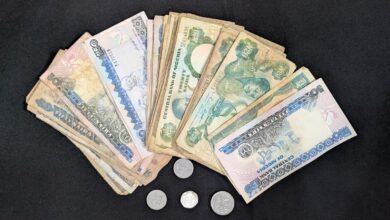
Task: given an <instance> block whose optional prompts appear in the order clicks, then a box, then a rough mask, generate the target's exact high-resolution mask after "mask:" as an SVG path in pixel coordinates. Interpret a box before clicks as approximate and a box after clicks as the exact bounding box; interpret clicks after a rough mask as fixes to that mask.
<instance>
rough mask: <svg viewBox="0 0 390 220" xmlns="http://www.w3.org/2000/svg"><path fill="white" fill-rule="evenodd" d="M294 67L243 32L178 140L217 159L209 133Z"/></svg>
mask: <svg viewBox="0 0 390 220" xmlns="http://www.w3.org/2000/svg"><path fill="white" fill-rule="evenodd" d="M294 70H295V64H294V63H292V62H291V61H289V60H288V59H286V58H285V57H284V56H283V55H282V54H281V53H280V52H279V51H276V50H274V49H272V48H270V47H268V46H267V45H265V44H263V43H262V42H261V41H259V40H258V39H256V38H254V37H253V36H251V35H250V34H248V33H246V32H241V33H240V34H239V35H238V37H237V39H236V40H235V42H234V44H233V45H232V47H231V49H230V50H229V52H228V54H227V55H226V57H225V59H224V60H223V62H222V64H221V65H220V67H219V68H218V71H217V72H216V74H215V76H214V78H213V80H212V81H211V83H210V85H209V86H208V88H207V89H206V91H205V92H204V94H203V95H202V98H201V99H200V100H199V102H198V104H197V106H196V107H195V109H194V111H193V113H192V114H191V117H190V118H189V120H188V121H187V123H186V125H185V126H184V127H183V130H182V131H181V133H180V134H179V136H178V138H177V139H176V143H177V145H178V146H179V147H181V148H183V149H185V150H187V151H188V152H190V153H192V154H195V155H196V156H198V157H200V158H202V159H203V160H206V161H215V157H214V155H213V151H212V147H211V145H210V143H209V142H208V135H209V134H210V132H212V131H213V130H215V129H216V128H218V127H219V126H221V125H222V124H223V123H224V122H226V121H227V120H229V119H230V118H231V117H233V116H234V115H236V114H237V113H238V112H240V111H241V110H242V109H244V108H245V107H247V106H248V105H250V104H251V103H252V102H254V101H255V100H256V99H258V98H260V97H261V96H263V95H264V94H265V93H267V92H268V91H270V90H271V89H272V88H273V87H275V86H276V85H277V84H279V83H280V82H282V81H283V80H284V79H285V78H286V77H287V76H289V75H290V74H292V73H293V71H294ZM215 163H216V162H215Z"/></svg>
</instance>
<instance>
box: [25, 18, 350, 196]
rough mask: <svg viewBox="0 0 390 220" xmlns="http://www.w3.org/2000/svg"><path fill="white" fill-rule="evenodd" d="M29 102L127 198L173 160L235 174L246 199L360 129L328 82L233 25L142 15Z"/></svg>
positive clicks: (78, 51)
mask: <svg viewBox="0 0 390 220" xmlns="http://www.w3.org/2000/svg"><path fill="white" fill-rule="evenodd" d="M26 101H27V104H28V107H27V109H28V110H29V111H31V112H33V113H34V114H35V115H36V117H37V118H39V119H40V120H42V121H44V122H46V123H47V124H49V125H51V126H52V127H54V128H55V129H57V130H58V131H60V132H61V133H63V134H64V135H65V136H66V137H68V138H69V140H70V141H71V142H73V143H74V144H75V146H76V147H77V148H79V149H80V150H81V152H82V153H83V154H84V155H85V156H86V157H87V159H88V160H89V161H90V162H91V163H92V165H93V166H94V167H95V168H96V170H97V171H98V172H99V173H100V175H101V176H102V177H103V178H104V179H105V180H106V182H107V183H108V184H109V185H110V186H111V187H112V189H113V190H114V191H115V192H116V193H118V194H121V195H126V194H129V193H132V192H133V191H134V190H135V189H136V188H137V187H138V186H141V185H146V184H148V183H150V182H151V181H152V180H154V179H155V178H156V177H157V175H158V173H159V171H160V170H161V169H162V168H163V167H164V166H165V165H166V164H167V163H168V162H169V161H170V159H171V158H172V156H175V157H180V158H188V159H191V160H193V161H196V162H198V163H200V164H202V165H204V166H206V167H208V168H210V169H212V170H214V171H216V172H218V173H220V174H222V175H226V177H227V178H228V179H229V180H230V181H231V183H232V184H233V185H234V187H235V188H236V189H237V191H238V192H239V193H240V194H241V195H242V197H243V198H244V200H245V201H246V202H250V201H251V200H253V199H254V198H255V197H257V196H258V195H260V194H261V193H262V192H264V191H265V190H266V189H267V188H269V187H270V186H272V185H273V184H275V183H276V182H278V181H279V180H281V179H283V178H284V177H286V176H288V175H289V174H291V173H292V172H294V171H296V170H297V169H299V168H301V167H302V166H304V165H306V164H308V163H309V162H311V161H313V160H314V159H316V158H317V157H319V156H320V155H322V154H323V153H325V152H326V151H328V150H330V149H331V148H333V147H334V146H336V145H338V144H340V143H342V142H344V141H346V140H348V139H350V138H352V137H354V136H356V132H355V131H354V129H353V128H352V126H351V124H350V123H349V122H348V119H347V118H346V117H345V115H344V114H343V112H342V110H341V109H340V107H339V106H338V104H337V103H336V101H335V99H334V98H333V96H332V94H331V93H330V91H329V90H328V88H327V87H326V85H325V83H324V82H323V80H322V79H315V77H314V76H313V75H312V74H311V72H310V71H309V70H308V69H307V68H305V67H301V68H298V69H297V68H296V65H295V64H294V63H293V62H292V61H290V60H289V59H288V58H287V56H286V54H285V48H284V47H283V46H281V45H278V44H276V43H274V42H272V41H269V40H267V39H264V38H262V37H260V36H258V35H256V34H253V33H251V32H249V31H247V30H245V28H244V27H243V26H240V25H237V24H235V23H234V22H230V21H224V20H218V19H212V18H205V17H200V16H197V15H193V14H188V13H175V12H171V13H169V14H168V15H165V16H155V17H154V19H148V18H147V16H146V14H145V13H144V12H140V13H138V14H136V15H134V16H132V17H130V18H128V19H126V20H124V21H122V22H120V23H118V24H116V25H114V26H112V27H110V28H108V29H106V30H104V31H102V32H100V33H98V34H96V35H94V36H92V35H90V34H89V33H85V34H83V35H82V36H81V37H80V38H79V39H78V40H77V41H76V42H75V43H74V44H73V45H72V46H71V47H70V48H69V49H64V50H60V51H59V52H58V53H57V55H56V57H55V58H54V60H53V61H52V63H51V65H50V66H49V67H48V69H47V70H46V71H45V72H44V73H43V74H42V75H41V77H40V80H39V82H38V83H37V84H36V85H35V87H34V88H33V89H32V91H31V92H30V93H29V95H28V96H27V100H26Z"/></svg>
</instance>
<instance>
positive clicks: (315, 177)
mask: <svg viewBox="0 0 390 220" xmlns="http://www.w3.org/2000/svg"><path fill="white" fill-rule="evenodd" d="M141 10H145V11H146V13H147V14H148V16H149V17H152V16H154V15H158V14H166V13H168V12H169V11H170V10H172V11H178V12H192V13H195V14H199V15H201V16H208V17H214V18H219V19H226V20H232V21H235V22H236V23H238V24H241V25H244V26H246V28H247V29H248V30H250V31H252V32H254V33H257V34H259V35H261V36H263V37H266V38H268V39H270V40H272V41H275V42H277V43H280V44H282V45H284V46H285V47H286V48H287V54H288V57H289V58H290V59H291V60H293V61H294V62H295V63H296V64H297V66H301V65H305V66H307V67H308V68H309V69H311V70H312V72H313V73H314V75H315V76H316V77H318V78H319V77H322V78H323V79H324V81H325V82H326V83H327V85H328V87H329V88H330V90H331V91H332V92H333V94H334V96H335V98H336V100H337V101H338V102H339V104H340V106H341V107H342V109H343V110H344V112H345V114H346V115H347V117H348V118H349V119H350V122H351V123H352V125H353V126H354V128H355V129H356V131H357V133H358V137H357V138H354V139H352V140H350V141H348V142H346V143H344V144H342V145H341V146H338V147H336V148H335V149H334V150H331V151H330V152H328V153H327V154H325V155H324V156H322V157H320V158H319V159H318V160H316V161H315V162H313V163H312V164H311V165H309V166H307V167H304V168H303V169H301V170H300V171H298V172H296V173H294V174H293V175H291V176H289V177H288V178H286V179H284V180H283V181H281V182H280V183H278V184H276V185H275V186H273V187H272V188H271V189H269V190H268V191H266V192H265V193H264V194H262V195H261V196H259V197H258V198H257V199H256V200H254V201H253V202H252V203H251V204H249V205H246V204H244V201H243V199H241V198H240V196H239V195H238V194H237V193H236V192H235V191H234V188H233V187H232V186H231V184H230V183H229V182H228V180H227V179H226V178H224V177H222V176H220V175H218V174H216V173H214V172H212V171H210V170H208V169H206V168H204V167H202V166H200V165H198V164H196V165H195V172H194V174H193V175H192V177H190V178H189V179H186V180H180V179H178V178H177V177H175V176H174V174H173V171H172V166H173V162H174V161H175V159H174V160H172V161H171V162H170V163H169V165H168V166H167V167H166V168H164V169H163V170H162V172H161V173H160V175H159V177H158V178H157V180H155V181H154V182H153V183H151V184H150V185H148V186H146V187H141V188H139V189H137V190H136V191H135V192H134V193H133V194H132V195H130V196H126V197H121V196H117V195H116V194H114V192H113V191H112V190H111V189H110V188H109V186H108V185H107V184H106V183H105V182H104V180H103V179H102V178H101V177H100V176H99V175H98V173H97V172H95V170H94V169H93V168H92V166H91V165H90V164H89V163H88V161H87V160H86V159H85V158H84V157H83V156H82V154H81V153H80V152H79V151H78V150H77V149H76V148H75V147H74V146H73V145H72V144H71V143H70V142H69V141H68V140H67V139H66V138H65V137H63V136H62V135H61V134H60V133H58V132H57V131H55V130H54V129H52V128H51V127H49V126H47V125H46V124H44V123H42V122H41V121H39V120H37V119H35V117H34V115H32V114H31V113H29V112H27V111H26V109H25V108H26V106H25V103H24V100H25V97H26V95H27V93H28V92H29V91H30V89H31V88H32V87H33V85H34V84H35V83H36V81H37V80H38V77H39V75H40V74H41V73H42V72H43V71H44V70H45V68H46V67H47V66H48V64H49V63H50V61H51V59H52V58H53V56H54V54H55V53H56V51H57V50H58V49H60V48H67V47H69V46H70V45H71V44H72V42H73V41H74V40H75V39H77V38H78V37H79V36H80V35H81V34H82V33H83V32H84V31H89V32H90V33H92V34H94V33H98V32H99V31H101V30H103V29H106V28H108V27H110V26H112V25H114V24H115V23H117V22H119V21H121V20H123V19H125V18H127V17H129V16H131V15H133V14H135V13H137V12H139V11H141ZM389 12H390V2H389V1H388V0H384V1H372V0H362V1H346V0H344V1H331V0H326V1H324V0H314V1H313V0H312V1H303V0H302V1H297V0H276V1H265V0H261V1H255V0H253V1H247V2H244V1H243V2H241V1H238V0H237V1H229V0H226V1H222V0H219V1H209V0H201V1H199V0H197V1H184V0H176V1H173V0H170V1H162V0H155V1H146V0H142V1H130V0H129V1H119V0H118V1H80V0H72V1H49V0H34V1H3V0H2V1H0V74H1V75H0V76H1V78H0V218H1V219H133V218H134V219H136V218H137V219H139V218H140V217H144V218H145V219H150V218H158V219H173V218H178V217H181V218H186V219H190V218H193V219H206V218H218V216H216V215H215V214H214V213H213V212H212V211H211V209H210V207H209V201H210V198H211V196H212V194H213V193H214V192H216V191H218V190H227V191H229V192H231V193H232V194H233V196H234V198H235V202H236V206H235V209H234V212H233V213H232V214H231V215H230V216H229V217H230V218H235V219H237V218H240V219H251V218H252V219H287V218H289V219H347V218H348V219H371V218H372V219H384V218H386V217H389V215H390V211H389V210H390V205H389V202H390V201H389V198H390V190H389V185H390V172H389V171H390V169H389V161H390V150H389V149H390V145H389V143H388V138H389V129H390V120H389V115H388V114H390V110H389V109H390V89H389V88H390V86H389V83H390V47H389V46H390V42H389V40H390V19H389V18H390V14H389ZM155 188H159V189H162V190H164V191H165V192H166V193H167V195H168V205H167V206H166V207H165V208H164V209H163V210H161V211H158V212H154V211H151V210H150V209H149V208H148V207H147V206H146V203H145V199H146V195H147V193H148V192H149V191H151V190H152V189H155ZM186 190H194V191H196V192H197V193H198V194H199V196H200V201H199V204H198V206H197V207H195V208H194V209H193V210H186V209H184V208H182V207H181V205H180V202H179V198H180V195H181V193H182V192H184V191H186Z"/></svg>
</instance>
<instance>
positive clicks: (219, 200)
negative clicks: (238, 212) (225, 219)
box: [210, 191, 234, 215]
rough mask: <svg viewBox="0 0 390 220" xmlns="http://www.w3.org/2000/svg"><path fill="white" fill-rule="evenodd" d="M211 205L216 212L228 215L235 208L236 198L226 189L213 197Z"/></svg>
mask: <svg viewBox="0 0 390 220" xmlns="http://www.w3.org/2000/svg"><path fill="white" fill-rule="evenodd" d="M210 205H211V209H212V210H213V211H214V212H215V213H216V214H218V215H228V214H230V213H231V212H232V211H233V209H234V198H233V196H232V195H230V193H228V192H226V191H219V192H216V193H215V194H214V195H213V197H212V198H211V201H210Z"/></svg>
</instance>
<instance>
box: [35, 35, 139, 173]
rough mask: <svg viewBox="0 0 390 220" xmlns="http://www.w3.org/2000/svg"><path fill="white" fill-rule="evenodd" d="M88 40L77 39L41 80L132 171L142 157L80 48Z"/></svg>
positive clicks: (84, 36) (86, 36) (84, 37)
mask: <svg viewBox="0 0 390 220" xmlns="http://www.w3.org/2000/svg"><path fill="white" fill-rule="evenodd" d="M89 37H91V35H90V34H88V33H85V34H84V35H83V36H82V37H80V38H79V39H78V40H77V41H76V43H75V44H73V45H72V46H71V47H70V48H69V50H67V51H66V52H65V54H64V55H63V57H62V58H61V60H59V61H58V63H56V64H55V65H54V66H53V67H50V68H49V69H48V70H47V71H46V72H45V73H44V74H43V75H42V76H41V77H40V79H41V80H42V82H43V83H45V84H46V85H47V86H49V88H51V89H52V90H53V91H54V92H56V93H57V95H58V96H59V97H60V98H61V99H62V101H63V102H64V103H65V104H66V105H67V106H68V107H69V109H70V110H71V111H72V112H73V113H74V114H75V115H76V116H77V117H78V118H79V119H80V120H81V121H83V123H84V124H85V125H86V126H87V127H88V128H89V129H90V130H91V131H92V132H93V133H95V134H96V135H97V136H98V137H99V138H100V140H101V141H102V142H103V143H104V144H105V145H106V146H108V147H109V148H110V150H111V151H112V152H114V153H115V154H116V156H117V157H118V159H119V160H120V161H121V162H122V163H123V164H124V165H125V166H127V167H128V168H131V167H133V166H134V165H135V164H137V163H138V162H139V161H140V160H141V156H140V154H139V153H138V150H137V148H136V146H135V144H134V142H133V140H132V138H131V136H130V134H129V132H128V131H127V129H126V127H125V126H124V124H123V122H122V120H121V118H120V116H119V115H118V114H117V112H116V110H115V107H114V105H113V103H112V102H111V100H110V98H109V97H108V96H107V94H106V92H105V90H104V87H103V85H102V84H101V81H100V79H99V76H98V73H97V72H96V70H95V68H94V67H93V64H92V63H91V61H90V59H89V58H88V55H87V53H86V52H85V50H84V49H83V47H82V42H84V41H85V40H86V39H87V38H89Z"/></svg>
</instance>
